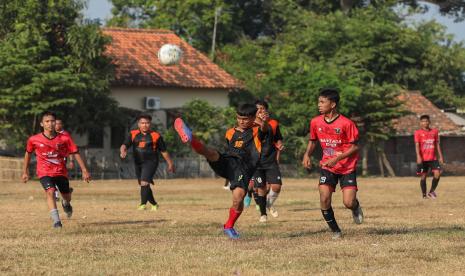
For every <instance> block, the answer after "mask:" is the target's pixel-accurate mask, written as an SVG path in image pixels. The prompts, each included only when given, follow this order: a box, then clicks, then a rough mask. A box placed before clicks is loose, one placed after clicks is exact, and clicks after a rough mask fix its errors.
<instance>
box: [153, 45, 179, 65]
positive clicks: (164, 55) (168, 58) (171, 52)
mask: <svg viewBox="0 0 465 276" xmlns="http://www.w3.org/2000/svg"><path fill="white" fill-rule="evenodd" d="M182 54H183V52H182V50H181V47H179V46H178V45H174V44H165V45H163V46H161V48H160V50H158V60H159V61H160V63H161V64H163V65H175V64H179V61H181V58H182Z"/></svg>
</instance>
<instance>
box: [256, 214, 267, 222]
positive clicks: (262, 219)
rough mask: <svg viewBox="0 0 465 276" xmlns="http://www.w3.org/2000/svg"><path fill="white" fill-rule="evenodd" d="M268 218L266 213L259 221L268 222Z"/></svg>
mask: <svg viewBox="0 0 465 276" xmlns="http://www.w3.org/2000/svg"><path fill="white" fill-rule="evenodd" d="M267 220H268V217H267V216H266V215H263V216H260V219H259V220H258V221H259V222H266V221H267Z"/></svg>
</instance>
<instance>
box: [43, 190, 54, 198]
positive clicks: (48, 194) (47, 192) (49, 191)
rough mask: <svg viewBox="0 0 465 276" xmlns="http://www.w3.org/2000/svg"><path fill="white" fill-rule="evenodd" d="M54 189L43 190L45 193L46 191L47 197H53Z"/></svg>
mask: <svg viewBox="0 0 465 276" xmlns="http://www.w3.org/2000/svg"><path fill="white" fill-rule="evenodd" d="M55 191H56V190H55V189H47V190H46V191H45V193H46V195H47V196H48V197H54V196H55Z"/></svg>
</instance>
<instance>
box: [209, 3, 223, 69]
mask: <svg viewBox="0 0 465 276" xmlns="http://www.w3.org/2000/svg"><path fill="white" fill-rule="evenodd" d="M220 14H221V7H217V8H216V9H215V23H214V24H213V37H212V49H211V52H210V58H211V60H213V61H215V47H216V26H217V25H218V17H219V16H220Z"/></svg>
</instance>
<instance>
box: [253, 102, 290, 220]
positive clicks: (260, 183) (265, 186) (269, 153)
mask: <svg viewBox="0 0 465 276" xmlns="http://www.w3.org/2000/svg"><path fill="white" fill-rule="evenodd" d="M255 105H256V106H257V110H258V112H259V113H260V112H265V113H266V114H268V103H267V102H266V101H263V100H258V101H256V102H255ZM266 121H267V122H268V124H269V126H270V128H271V133H270V135H268V138H267V140H268V141H267V142H266V143H264V145H263V147H262V154H261V158H260V161H259V162H258V166H257V170H256V171H255V174H254V177H253V179H254V188H255V191H256V193H254V197H255V202H256V203H257V205H258V206H259V207H260V220H259V221H260V222H266V221H267V215H266V210H267V209H268V211H269V212H270V214H271V215H272V216H273V217H278V211H276V209H275V208H274V207H273V204H274V202H275V201H276V199H277V198H278V195H279V193H280V192H281V185H282V180H281V172H280V170H279V165H278V160H279V152H280V151H281V150H283V148H284V146H283V136H282V135H281V131H280V129H279V123H278V121H277V120H275V119H270V118H269V117H267V118H266ZM267 194H268V195H267Z"/></svg>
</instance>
